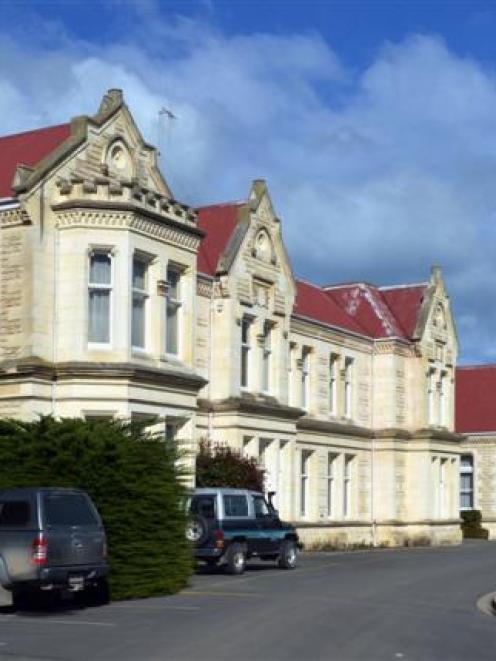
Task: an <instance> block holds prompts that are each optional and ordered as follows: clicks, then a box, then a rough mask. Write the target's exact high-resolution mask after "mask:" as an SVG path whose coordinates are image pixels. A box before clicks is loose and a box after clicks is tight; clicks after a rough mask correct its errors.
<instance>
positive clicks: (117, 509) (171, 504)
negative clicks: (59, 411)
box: [0, 417, 192, 598]
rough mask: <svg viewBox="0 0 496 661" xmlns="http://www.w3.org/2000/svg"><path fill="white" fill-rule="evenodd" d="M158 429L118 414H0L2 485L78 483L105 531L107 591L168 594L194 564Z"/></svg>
mask: <svg viewBox="0 0 496 661" xmlns="http://www.w3.org/2000/svg"><path fill="white" fill-rule="evenodd" d="M177 459H178V453H177V449H176V446H175V445H174V443H173V442H169V441H167V440H166V439H165V437H164V435H162V434H157V433H153V434H152V433H149V432H147V431H146V430H145V428H144V426H143V425H141V426H140V425H136V424H132V425H131V424H130V423H127V422H122V421H117V420H114V421H85V420H82V419H80V418H66V419H62V420H55V419H54V418H52V417H42V418H41V419H39V420H37V421H34V422H19V421H15V420H0V489H7V488H15V487H24V486H54V487H77V488H81V489H84V490H85V491H87V492H88V493H89V494H90V496H91V498H92V499H93V502H94V503H95V505H96V506H97V508H98V510H99V512H100V514H101V516H102V519H103V522H104V525H105V529H106V532H107V541H108V550H109V564H110V576H109V580H110V586H111V594H112V597H113V598H131V597H146V596H150V595H154V594H155V595H158V594H171V593H173V592H177V591H178V590H180V589H181V588H183V587H184V586H185V585H186V583H187V580H188V577H189V575H190V573H191V570H192V559H191V549H190V547H189V544H188V542H187V540H186V538H185V534H184V531H185V526H186V511H185V507H184V499H185V497H186V490H185V487H184V486H183V484H182V483H181V471H180V469H179V468H178V461H177Z"/></svg>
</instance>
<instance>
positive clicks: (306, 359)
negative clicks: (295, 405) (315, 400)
mask: <svg viewBox="0 0 496 661" xmlns="http://www.w3.org/2000/svg"><path fill="white" fill-rule="evenodd" d="M309 405H310V349H308V348H307V347H303V350H302V352H301V408H302V409H305V410H308V407H309Z"/></svg>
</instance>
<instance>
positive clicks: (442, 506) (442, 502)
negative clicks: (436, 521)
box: [439, 459, 448, 518]
mask: <svg viewBox="0 0 496 661" xmlns="http://www.w3.org/2000/svg"><path fill="white" fill-rule="evenodd" d="M447 463H448V461H447V459H441V461H440V463H439V516H440V517H441V518H443V517H445V516H446V509H447V508H446V496H447V488H446V465H447Z"/></svg>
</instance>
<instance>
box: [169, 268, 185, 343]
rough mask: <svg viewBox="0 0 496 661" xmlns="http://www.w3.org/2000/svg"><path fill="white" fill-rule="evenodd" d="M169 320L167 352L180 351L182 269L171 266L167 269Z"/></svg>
mask: <svg viewBox="0 0 496 661" xmlns="http://www.w3.org/2000/svg"><path fill="white" fill-rule="evenodd" d="M167 282H168V291H167V322H166V342H165V344H166V348H165V350H166V352H167V353H170V354H174V355H177V354H178V353H179V326H180V324H179V315H180V310H181V305H182V302H181V271H180V270H179V269H175V268H172V267H169V268H168V269H167Z"/></svg>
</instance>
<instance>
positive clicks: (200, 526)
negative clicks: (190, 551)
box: [185, 515, 208, 546]
mask: <svg viewBox="0 0 496 661" xmlns="http://www.w3.org/2000/svg"><path fill="white" fill-rule="evenodd" d="M185 534H186V539H187V540H188V541H189V542H191V543H192V544H194V545H195V546H199V545H200V544H203V542H204V541H205V540H206V539H207V536H208V524H207V521H206V519H204V518H203V516H198V515H193V516H190V517H189V519H188V523H187V524H186V532H185Z"/></svg>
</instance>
